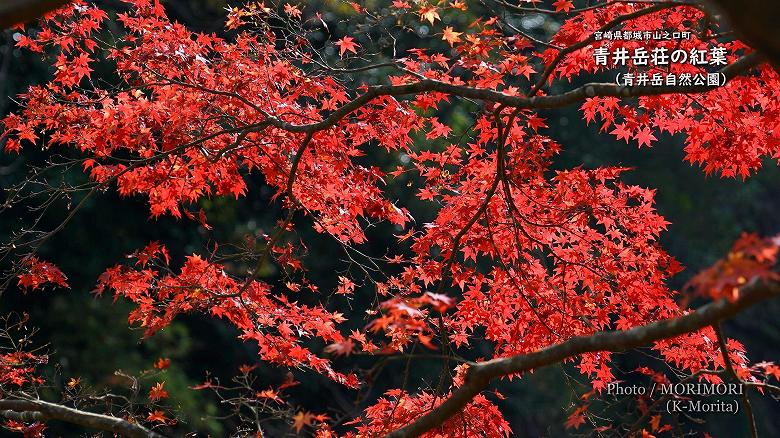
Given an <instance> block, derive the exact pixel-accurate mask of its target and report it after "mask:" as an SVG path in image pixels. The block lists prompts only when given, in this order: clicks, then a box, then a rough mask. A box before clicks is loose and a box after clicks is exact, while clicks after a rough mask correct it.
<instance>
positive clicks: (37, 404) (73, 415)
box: [0, 399, 164, 438]
mask: <svg viewBox="0 0 780 438" xmlns="http://www.w3.org/2000/svg"><path fill="white" fill-rule="evenodd" d="M0 415H3V416H4V417H6V418H11V419H26V420H27V421H29V420H36V421H47V420H59V421H64V422H66V423H71V424H75V425H78V426H82V427H86V428H90V429H98V430H104V431H107V432H112V433H115V434H117V435H120V436H124V437H128V438H164V436H163V435H160V434H159V433H157V432H154V431H151V430H149V429H147V428H145V427H143V426H141V425H139V424H134V423H131V422H129V421H127V420H123V419H121V418H116V417H111V416H108V415H102V414H95V413H92V412H87V411H80V410H78V409H74V408H69V407H67V406H62V405H58V404H56V403H49V402H45V401H42V400H21V399H18V400H0Z"/></svg>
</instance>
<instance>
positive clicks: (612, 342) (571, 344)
mask: <svg viewBox="0 0 780 438" xmlns="http://www.w3.org/2000/svg"><path fill="white" fill-rule="evenodd" d="M777 295H780V283H774V282H773V283H759V282H757V281H753V282H751V283H749V284H748V285H746V286H745V287H743V288H742V289H741V291H740V297H739V298H738V299H737V300H735V301H733V302H730V301H727V300H720V301H716V302H712V303H710V304H707V305H705V306H702V307H700V308H699V309H698V310H696V311H694V312H691V313H689V314H687V315H684V316H680V317H678V318H674V319H668V320H664V321H658V322H654V323H652V324H647V325H644V326H640V327H635V328H633V329H630V330H625V331H609V332H598V333H595V334H593V335H591V336H578V337H574V338H571V339H569V340H568V341H565V342H562V343H560V344H557V345H553V346H550V347H547V348H543V349H541V350H537V351H535V352H533V353H528V354H522V355H517V356H511V357H506V358H499V359H493V360H489V361H486V362H481V363H478V364H476V365H473V366H472V367H471V368H470V369H469V371H468V373H467V375H466V379H465V383H464V384H463V386H461V387H460V388H458V389H456V390H455V391H453V393H452V395H451V396H450V397H449V398H448V399H447V400H445V401H444V402H443V403H442V404H440V405H439V406H437V407H436V408H435V409H433V410H431V411H430V412H428V413H427V414H425V415H423V416H422V417H420V418H418V419H417V420H415V421H414V422H412V423H410V424H408V425H406V426H404V427H402V428H400V429H398V430H396V431H394V432H391V433H390V434H388V435H387V437H388V438H402V437H415V436H419V435H421V434H423V433H425V432H427V431H429V430H431V429H433V428H435V427H438V426H440V425H441V424H442V423H444V422H445V421H446V420H447V419H449V418H450V417H452V416H453V415H455V414H456V413H458V412H460V411H461V410H462V409H463V408H464V407H465V406H466V405H467V404H468V403H469V402H470V401H471V400H472V399H473V398H474V397H475V396H476V395H477V394H479V393H480V392H482V390H484V389H485V388H486V387H487V385H488V384H489V383H490V381H491V380H493V379H495V378H497V377H501V376H506V375H509V374H516V373H520V372H523V371H528V370H532V369H538V368H541V367H544V366H547V365H552V364H556V363H560V362H562V361H564V360H565V359H569V358H571V357H574V356H578V355H581V354H583V353H594V352H598V351H611V352H620V351H626V350H629V349H632V348H639V347H644V346H647V345H649V344H651V343H653V342H655V341H659V340H662V339H668V338H673V337H675V336H679V335H682V334H685V333H690V332H694V331H696V330H699V329H701V328H703V327H706V326H708V325H713V324H716V323H717V322H718V321H721V320H723V319H726V318H730V317H732V316H734V315H736V314H737V313H739V312H740V311H742V310H744V309H746V308H748V307H750V306H752V305H754V304H757V303H759V302H762V301H764V300H767V299H769V298H772V297H775V296H777Z"/></svg>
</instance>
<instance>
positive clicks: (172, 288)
mask: <svg viewBox="0 0 780 438" xmlns="http://www.w3.org/2000/svg"><path fill="white" fill-rule="evenodd" d="M163 250H164V248H163V247H161V246H159V245H156V244H151V245H149V246H147V247H146V248H145V249H144V250H142V251H140V252H137V253H136V257H138V256H139V255H140V256H141V257H142V258H143V260H144V263H141V260H140V259H139V263H138V264H137V265H138V266H136V267H135V268H131V267H128V266H121V265H118V266H115V267H113V268H110V269H108V270H107V271H106V272H105V273H103V274H102V275H101V276H100V279H99V282H98V286H97V288H96V291H97V292H98V293H103V292H105V291H108V290H113V291H114V293H115V295H116V296H117V297H124V298H126V299H128V300H130V301H131V302H133V303H135V304H136V308H135V309H134V310H133V311H132V312H131V313H130V316H129V321H130V322H131V323H135V324H139V325H140V326H141V327H144V328H145V329H146V334H147V336H149V335H152V334H154V333H155V332H156V331H158V330H160V329H162V328H163V327H165V326H167V325H168V324H170V323H171V321H172V320H173V319H174V318H175V317H176V316H178V315H180V314H185V313H192V312H202V313H207V314H211V315H213V316H215V317H217V318H224V319H225V320H227V321H229V322H230V323H231V324H233V325H235V326H236V327H237V328H238V329H239V330H240V331H241V332H242V338H243V339H245V340H254V341H256V342H257V343H258V345H259V347H260V357H261V358H262V359H263V360H266V361H269V362H272V363H275V364H279V365H288V366H296V367H306V368H310V369H313V370H315V371H317V372H320V373H323V374H325V375H327V376H329V377H330V378H332V379H334V380H336V381H338V382H341V383H344V384H346V385H355V384H356V383H357V379H356V378H355V376H353V375H345V374H341V373H338V372H336V371H334V370H333V369H332V367H331V365H330V363H329V361H328V360H326V359H323V358H321V357H318V356H317V355H315V354H314V353H313V352H312V351H310V350H309V349H308V348H307V347H306V346H304V341H305V340H306V339H307V338H312V337H317V338H320V339H322V340H324V341H326V342H331V343H333V342H342V340H343V337H342V335H341V334H340V333H339V331H338V330H337V325H338V324H340V323H342V322H343V321H344V317H343V315H341V314H339V313H335V312H333V313H331V312H328V311H326V310H325V309H324V308H322V307H320V306H307V305H299V304H297V303H295V302H291V301H290V300H289V299H288V298H287V297H286V296H284V295H278V296H274V295H272V294H271V293H270V286H268V285H267V284H265V283H261V282H258V281H254V280H248V281H239V280H236V279H233V278H231V277H230V276H229V275H228V274H227V273H226V272H225V271H224V268H223V267H222V266H221V265H218V264H214V263H211V262H209V261H207V260H204V259H203V258H201V257H199V256H197V255H192V256H189V257H187V258H186V261H185V263H184V265H183V266H182V267H181V269H180V271H179V273H178V274H172V273H169V272H170V271H169V270H168V269H167V263H168V261H167V259H166V258H165V257H164V254H165V253H164V252H163ZM150 258H156V259H157V263H158V264H160V265H161V266H159V267H152V266H151V265H146V262H147V261H148V260H149V259H150ZM143 265H146V267H144V266H143ZM239 295H240V296H242V299H241V300H240V301H239V300H237V299H236V297H237V296H239ZM160 389H162V387H160Z"/></svg>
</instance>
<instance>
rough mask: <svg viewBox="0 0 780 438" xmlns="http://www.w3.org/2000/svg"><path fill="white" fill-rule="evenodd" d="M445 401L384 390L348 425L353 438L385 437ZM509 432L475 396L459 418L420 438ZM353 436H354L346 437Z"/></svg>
mask: <svg viewBox="0 0 780 438" xmlns="http://www.w3.org/2000/svg"><path fill="white" fill-rule="evenodd" d="M444 399H446V396H445V397H435V396H434V395H433V394H431V393H428V392H422V393H418V394H414V395H411V394H408V393H406V392H404V391H402V390H399V389H393V390H390V391H388V392H387V393H386V394H385V396H384V397H382V398H380V399H379V401H378V402H377V403H376V404H374V405H373V406H370V407H368V408H366V410H365V411H364V412H363V416H362V417H360V418H358V419H356V420H354V421H352V422H351V423H352V424H354V425H355V427H356V428H357V431H358V433H357V436H359V437H366V438H373V437H382V436H385V435H387V433H388V432H389V431H392V430H395V429H398V428H399V427H401V426H404V425H406V424H409V423H410V422H412V421H413V420H415V419H416V418H418V417H420V416H421V415H423V414H425V413H427V412H428V411H430V409H432V408H433V407H436V406H437V405H438V404H440V403H441V402H442V400H444ZM510 433H511V430H510V428H509V424H508V423H507V422H506V420H504V418H503V416H502V415H501V413H500V412H499V410H498V408H497V407H496V406H495V405H494V404H493V403H491V402H490V401H489V400H488V399H487V398H485V397H484V396H483V395H481V394H479V395H477V396H476V397H474V399H473V400H472V401H471V402H470V403H469V404H467V405H466V407H465V408H464V409H463V411H462V412H461V413H460V414H459V415H455V416H453V417H452V418H450V419H449V420H447V421H446V422H445V423H444V424H443V425H441V426H440V427H438V428H435V429H433V430H431V431H430V432H426V433H424V434H422V435H421V436H422V437H423V438H434V437H442V436H446V437H452V438H470V437H472V436H477V435H478V436H483V437H486V438H506V437H508V436H509V434H510ZM348 436H350V437H354V436H355V435H348Z"/></svg>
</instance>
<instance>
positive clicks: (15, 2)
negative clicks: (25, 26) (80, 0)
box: [0, 0, 70, 29]
mask: <svg viewBox="0 0 780 438" xmlns="http://www.w3.org/2000/svg"><path fill="white" fill-rule="evenodd" d="M66 3H70V0H2V1H0V29H7V28H9V27H11V26H13V25H14V24H19V23H27V22H28V21H32V20H34V19H36V18H38V17H40V16H42V15H44V14H45V13H47V12H50V11H53V10H55V9H57V8H59V7H60V6H63V5H64V4H66Z"/></svg>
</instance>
